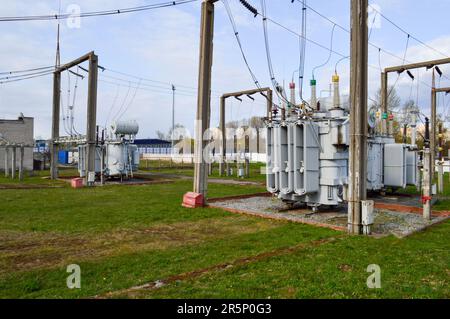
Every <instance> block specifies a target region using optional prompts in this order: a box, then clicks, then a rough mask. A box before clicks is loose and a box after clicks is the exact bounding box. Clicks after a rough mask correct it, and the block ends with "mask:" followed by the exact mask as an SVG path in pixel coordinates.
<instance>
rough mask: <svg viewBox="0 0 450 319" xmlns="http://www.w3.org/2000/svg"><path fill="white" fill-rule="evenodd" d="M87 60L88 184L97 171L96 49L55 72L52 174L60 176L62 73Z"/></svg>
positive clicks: (86, 176) (86, 174)
mask: <svg viewBox="0 0 450 319" xmlns="http://www.w3.org/2000/svg"><path fill="white" fill-rule="evenodd" d="M85 61H89V83H88V101H87V127H86V143H87V144H88V147H87V165H86V173H85V179H86V185H89V184H90V183H88V179H89V172H95V146H96V145H95V144H96V138H95V135H96V116H97V78H98V56H97V55H95V53H94V51H92V52H89V53H87V54H85V55H83V56H81V57H79V58H78V59H75V60H73V61H71V62H69V63H66V64H64V65H62V66H60V67H58V68H56V70H55V72H54V73H53V115H52V140H51V149H50V175H51V178H52V179H57V178H58V149H59V145H58V139H59V137H60V135H59V122H60V101H61V73H62V72H64V71H67V70H69V69H70V68H72V67H74V66H77V65H79V64H81V63H83V62H85Z"/></svg>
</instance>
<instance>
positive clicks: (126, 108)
mask: <svg viewBox="0 0 450 319" xmlns="http://www.w3.org/2000/svg"><path fill="white" fill-rule="evenodd" d="M140 87H141V82H139V83H138V86H137V87H136V89H135V90H134V94H133V96H132V97H131V99H130V101H129V102H128V105H127V106H126V107H125V109H124V110H123V112H122V113H121V114H120V115H119V117H118V118H117V120H120V119H121V118H122V116H123V115H124V114H125V113H126V112H127V110H128V109H129V108H130V106H131V105H132V104H133V102H134V99H135V98H136V94H137V92H138V90H139V88H140Z"/></svg>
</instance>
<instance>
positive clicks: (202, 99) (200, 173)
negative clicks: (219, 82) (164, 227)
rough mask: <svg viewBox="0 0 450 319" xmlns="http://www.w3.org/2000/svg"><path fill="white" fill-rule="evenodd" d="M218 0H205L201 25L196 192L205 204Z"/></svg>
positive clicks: (195, 165)
mask: <svg viewBox="0 0 450 319" xmlns="http://www.w3.org/2000/svg"><path fill="white" fill-rule="evenodd" d="M216 1H217V0H204V1H203V2H202V8H201V10H202V17H201V26H200V28H201V29H200V66H199V79H198V98H197V116H196V123H195V124H196V130H195V133H196V134H195V144H194V156H195V163H194V193H197V194H201V195H202V197H203V204H205V203H206V196H207V191H208V182H207V180H208V174H207V162H206V159H205V158H204V156H203V150H204V149H205V148H206V146H207V143H208V141H207V140H204V139H203V135H204V133H205V132H206V131H207V130H208V129H209V117H210V110H211V69H212V62H213V35H214V2H216Z"/></svg>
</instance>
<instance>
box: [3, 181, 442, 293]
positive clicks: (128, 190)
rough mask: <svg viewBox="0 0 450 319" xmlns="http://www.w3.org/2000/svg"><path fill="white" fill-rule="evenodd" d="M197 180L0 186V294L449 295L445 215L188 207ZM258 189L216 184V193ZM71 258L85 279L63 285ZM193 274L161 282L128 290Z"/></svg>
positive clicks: (212, 188)
mask: <svg viewBox="0 0 450 319" xmlns="http://www.w3.org/2000/svg"><path fill="white" fill-rule="evenodd" d="M32 179H36V180H35V181H34V183H36V185H39V183H40V182H41V181H42V176H37V177H33V178H32ZM0 182H3V180H0ZM46 182H47V183H53V182H51V181H48V180H47V181H46ZM27 183H33V180H29V181H28V182H27ZM56 183H57V182H56ZM58 185H59V184H58ZM191 188H192V182H191V181H186V180H175V181H174V182H173V183H168V184H151V185H139V186H122V185H115V186H104V187H95V188H89V189H87V188H84V189H72V188H70V187H68V186H67V185H65V186H63V187H60V188H40V189H23V190H22V189H21V190H17V189H10V190H8V189H2V190H0V193H1V198H2V202H1V204H0V298H11V297H15V298H90V297H94V296H97V295H100V296H104V297H112V298H117V297H130V298H134V297H136V298H166V297H177V298H178V297H179V298H187V297H208V298H209V297H220V298H231V297H237V298H243V297H249V298H253V297H260V298H268V297H271V298H276V297H281V298H304V297H315V298H316V297H317V298H321V297H331V298H350V297H369V298H372V297H389V298H397V297H398V298H413V297H441V298H449V297H450V292H449V289H448V287H449V284H450V282H449V278H450V253H449V252H450V241H449V239H450V222H448V221H447V222H446V223H442V224H440V225H437V226H435V227H433V228H431V229H429V230H427V231H425V232H423V233H419V234H416V235H414V236H411V237H409V238H406V239H397V238H394V237H387V238H382V239H376V238H367V237H354V236H347V235H345V234H343V233H341V232H337V231H333V230H330V229H324V228H317V227H312V226H307V225H301V224H294V223H290V222H282V221H272V220H264V219H260V218H256V217H248V216H241V215H235V214H231V213H227V212H224V211H222V210H218V209H211V208H204V209H196V210H192V209H186V208H183V207H181V205H180V204H181V200H182V195H183V194H184V193H185V192H186V191H189V190H191ZM263 190H264V187H259V186H238V185H225V184H210V185H209V196H210V197H218V196H227V195H236V194H247V193H255V192H260V191H263ZM72 263H75V264H78V265H80V267H81V289H73V290H70V289H68V288H67V287H66V278H67V276H68V275H69V274H68V273H67V272H66V267H67V265H69V264H72ZM369 264H378V265H380V267H381V271H382V275H381V280H382V288H381V289H375V290H374V289H368V288H367V287H366V278H367V276H368V275H369V273H367V272H366V268H367V266H368V265H369ZM218 265H225V267H221V266H219V267H218ZM189 272H192V273H191V274H189ZM186 273H188V275H185V276H181V277H180V278H182V279H180V280H174V281H170V282H169V281H168V284H167V285H165V286H163V287H161V288H159V289H153V290H152V289H143V290H137V291H132V292H131V291H129V290H127V289H128V288H130V287H133V286H137V285H142V284H145V283H149V282H154V281H157V280H164V279H166V278H173V277H174V276H177V275H180V274H186Z"/></svg>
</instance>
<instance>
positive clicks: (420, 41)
mask: <svg viewBox="0 0 450 319" xmlns="http://www.w3.org/2000/svg"><path fill="white" fill-rule="evenodd" d="M369 6H370V7H371V8H372V10H374V11H375V12H377V13H378V14H379V15H380V16H381V17H383V18H384V19H385V20H386V21H388V22H389V23H391V24H392V25H393V26H394V27H396V28H397V29H398V30H400V31H402V32H403V33H404V34H406V35H408V36H410V37H411V38H412V39H413V40H415V41H417V42H418V43H420V44H421V45H422V46H424V47H426V48H428V49H430V50H433V51H434V52H436V53H438V54H440V55H442V56H444V57H446V58H448V57H449V55H448V54H445V53H443V52H441V51H439V50H437V49H436V48H433V47H432V46H430V45H429V44H426V43H425V42H423V41H422V40H420V39H418V38H417V37H415V36H413V35H411V33H409V32H408V31H406V30H405V29H403V28H402V27H400V26H399V25H398V24H397V23H395V22H394V21H392V20H391V19H389V18H388V17H386V16H385V15H384V14H383V13H381V12H380V11H379V10H378V9H377V8H375V7H374V6H372V5H370V4H369Z"/></svg>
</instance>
